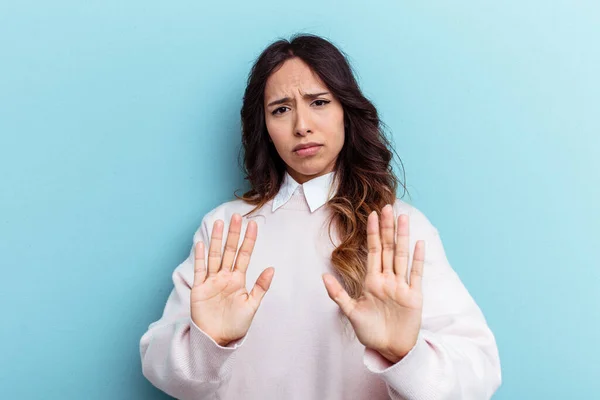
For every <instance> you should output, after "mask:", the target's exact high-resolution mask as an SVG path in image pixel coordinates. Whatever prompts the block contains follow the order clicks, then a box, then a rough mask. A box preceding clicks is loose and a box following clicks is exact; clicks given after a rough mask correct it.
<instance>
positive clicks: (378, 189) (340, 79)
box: [235, 34, 407, 298]
mask: <svg viewBox="0 0 600 400" xmlns="http://www.w3.org/2000/svg"><path fill="white" fill-rule="evenodd" d="M293 57H299V58H300V59H302V60H303V61H304V62H305V63H306V64H308V65H309V66H310V67H311V69H312V70H313V71H314V72H315V73H316V74H317V75H318V76H319V77H320V78H321V80H322V81H323V82H324V83H325V84H326V85H327V88H328V89H329V90H330V91H331V93H332V94H333V95H334V96H335V97H336V98H337V99H338V100H339V101H340V103H341V104H342V107H343V110H344V130H345V139H344V145H343V147H342V149H341V151H340V153H339V155H338V157H337V159H336V163H335V167H334V171H335V176H336V178H337V179H338V182H339V186H338V190H337V193H336V194H335V195H334V197H333V198H332V199H331V200H329V202H328V203H327V206H328V207H330V208H331V210H332V213H331V219H330V220H329V236H330V238H331V227H332V226H335V227H336V229H337V234H338V237H339V239H340V244H339V245H338V246H337V248H335V249H334V251H333V252H332V254H331V260H332V264H333V266H334V269H335V270H336V272H337V273H338V274H339V276H340V277H341V279H342V284H343V286H344V288H345V289H346V291H347V292H348V294H349V295H350V296H351V297H352V298H358V297H360V295H361V294H362V291H363V283H364V278H365V275H366V270H367V253H368V249H367V218H368V216H369V214H370V213H371V212H372V211H373V210H376V211H377V212H378V213H381V210H382V208H383V207H384V206H385V205H386V204H393V203H394V201H395V199H396V191H397V189H398V186H399V184H401V185H402V187H403V188H404V193H406V192H407V189H406V185H405V183H404V182H401V181H399V179H398V177H397V176H396V175H395V174H394V172H393V169H392V165H391V161H392V159H393V154H394V153H395V151H394V149H393V147H392V145H391V143H390V141H389V139H388V138H387V137H386V135H385V132H384V124H383V123H382V122H381V121H380V119H379V116H378V113H377V110H376V108H375V106H374V105H373V104H372V103H371V102H370V101H369V100H368V99H367V98H366V97H365V96H364V95H363V94H362V92H361V90H360V88H359V86H358V83H357V81H356V79H355V77H354V74H353V71H352V68H351V67H350V64H349V62H348V60H347V58H346V56H345V54H344V53H343V52H342V51H341V50H339V49H338V48H337V47H336V46H335V45H333V44H332V43H331V42H329V41H327V40H326V39H323V38H321V37H319V36H316V35H312V34H297V35H294V36H293V37H292V38H291V41H288V40H285V39H280V40H277V41H275V42H274V43H272V44H271V45H269V46H268V47H267V48H266V49H265V50H264V51H263V52H262V53H261V54H260V56H259V57H258V58H257V60H256V61H255V63H254V65H253V67H252V69H251V71H250V74H249V76H248V82H247V86H246V90H245V93H244V98H243V104H242V109H241V120H242V147H241V149H240V159H239V161H240V166H241V167H242V169H243V170H244V173H245V175H246V177H245V179H246V180H247V181H249V182H250V186H251V189H250V190H249V191H247V192H246V193H244V194H243V195H242V196H241V197H240V196H238V195H237V194H235V197H236V198H238V199H241V200H244V201H245V202H247V203H249V204H252V205H255V206H256V207H255V208H254V209H252V210H251V211H250V212H248V213H247V214H246V215H249V214H251V213H253V212H254V211H256V210H257V209H259V208H261V207H262V206H263V205H264V204H265V203H267V202H268V201H269V200H271V199H272V198H273V197H275V195H276V194H277V192H278V191H279V188H280V187H281V184H282V183H283V178H284V175H285V171H286V165H285V163H284V162H283V160H282V159H281V157H280V156H279V154H278V153H277V150H276V149H275V146H274V145H273V143H272V142H270V141H269V138H270V137H269V134H268V132H267V128H266V124H265V116H264V106H263V104H264V92H265V86H266V82H267V79H268V78H269V76H270V75H271V73H273V72H274V71H275V70H276V69H277V68H278V67H279V66H280V65H281V64H283V63H284V62H285V61H286V60H288V59H290V58H293ZM398 160H400V158H399V157H398ZM242 161H243V164H242ZM400 165H401V169H402V175H403V180H404V167H403V165H402V161H401V160H400ZM403 195H404V194H403Z"/></svg>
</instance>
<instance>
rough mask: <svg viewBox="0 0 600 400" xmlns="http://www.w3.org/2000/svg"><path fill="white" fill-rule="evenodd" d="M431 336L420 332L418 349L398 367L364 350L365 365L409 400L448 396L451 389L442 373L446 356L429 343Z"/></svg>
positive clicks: (449, 383)
mask: <svg viewBox="0 0 600 400" xmlns="http://www.w3.org/2000/svg"><path fill="white" fill-rule="evenodd" d="M429 335H430V332H427V331H423V330H421V331H419V336H418V338H417V343H416V344H415V346H414V347H413V348H412V349H411V350H410V351H409V352H408V353H407V354H406V355H405V356H404V358H402V360H400V361H398V362H397V363H395V364H392V363H391V362H390V361H389V360H387V359H386V358H385V357H383V356H382V355H381V354H379V353H378V352H377V351H375V350H372V349H369V348H365V353H364V357H363V361H364V364H365V366H366V367H367V369H368V370H369V371H371V372H372V373H373V374H375V375H377V376H379V377H380V378H381V379H383V380H384V381H385V382H386V383H387V384H388V385H389V386H390V387H391V388H392V389H394V390H395V391H396V392H398V394H400V396H402V397H403V398H409V399H420V400H421V399H422V400H430V399H432V400H433V399H439V398H443V396H440V395H441V393H444V392H447V390H448V389H449V388H448V387H446V386H448V385H450V386H451V384H452V382H444V381H443V380H444V379H445V378H444V376H443V370H442V360H441V358H443V355H442V354H440V353H439V352H438V351H437V350H436V347H435V345H433V344H432V343H431V342H430V341H428V336H429Z"/></svg>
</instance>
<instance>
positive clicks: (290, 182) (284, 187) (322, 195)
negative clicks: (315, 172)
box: [272, 171, 338, 213]
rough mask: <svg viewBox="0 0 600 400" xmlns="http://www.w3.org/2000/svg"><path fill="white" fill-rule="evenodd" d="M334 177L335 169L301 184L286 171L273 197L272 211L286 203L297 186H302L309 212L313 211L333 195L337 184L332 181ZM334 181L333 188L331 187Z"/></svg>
mask: <svg viewBox="0 0 600 400" xmlns="http://www.w3.org/2000/svg"><path fill="white" fill-rule="evenodd" d="M334 178H335V171H333V172H329V173H327V174H325V175H321V176H318V177H316V178H313V179H311V180H310V181H308V182H305V183H304V184H302V185H301V184H300V183H298V182H296V180H295V179H294V178H292V176H291V175H290V174H289V173H288V172H287V171H286V172H285V176H284V178H283V183H282V184H281V188H280V189H279V192H278V193H277V195H275V198H274V199H273V209H272V212H275V210H277V209H278V208H279V207H281V206H282V205H284V204H285V203H287V202H288V200H289V199H290V198H291V197H292V195H293V194H294V192H295V191H296V189H298V186H302V189H303V192H304V197H305V198H306V202H307V203H308V207H309V208H310V212H311V213H312V212H314V211H315V210H316V209H318V208H319V207H321V206H322V205H323V204H325V203H327V202H328V201H329V200H331V199H332V198H333V196H335V193H336V191H337V186H338V185H337V180H336V182H334ZM334 183H335V188H334V187H333V185H334ZM331 189H333V190H331Z"/></svg>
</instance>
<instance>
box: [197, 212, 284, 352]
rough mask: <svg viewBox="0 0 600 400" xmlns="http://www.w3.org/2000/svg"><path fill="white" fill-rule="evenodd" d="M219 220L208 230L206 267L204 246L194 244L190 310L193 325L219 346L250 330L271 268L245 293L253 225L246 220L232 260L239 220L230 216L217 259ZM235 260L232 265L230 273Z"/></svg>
mask: <svg viewBox="0 0 600 400" xmlns="http://www.w3.org/2000/svg"><path fill="white" fill-rule="evenodd" d="M223 226H224V222H223V221H222V220H217V221H216V222H215V223H214V225H213V228H212V234H211V238H210V247H209V251H208V268H207V267H206V262H205V260H204V246H205V244H204V243H202V242H201V241H200V242H198V243H197V244H196V249H195V259H194V284H193V287H192V293H191V299H190V307H191V314H192V320H193V321H194V323H195V324H196V325H197V326H198V327H199V328H200V329H202V331H204V332H205V333H206V334H208V335H209V336H210V337H211V338H213V340H214V341H215V342H217V343H218V344H219V345H221V346H225V345H227V344H228V343H229V342H231V341H233V340H236V339H239V338H241V337H243V336H244V335H245V334H246V333H247V332H248V329H250V324H251V323H252V319H253V318H254V314H256V311H257V310H258V306H259V305H260V303H261V301H262V299H263V297H264V295H265V293H266V292H267V290H268V289H269V287H270V286H271V281H272V280H273V274H274V273H275V269H274V268H273V267H269V268H267V269H265V270H264V271H263V272H262V273H261V274H260V276H259V277H258V279H257V280H256V283H255V284H254V287H253V288H252V291H251V292H250V293H248V291H247V290H246V270H247V269H248V264H249V262H250V256H251V255H252V251H253V249H254V243H255V242H256V232H257V225H256V222H255V221H250V222H249V223H248V227H247V228H246V235H245V237H244V241H243V242H242V246H241V247H240V249H239V252H238V254H237V257H236V252H237V246H238V242H239V238H240V233H241V226H242V217H241V215H239V214H234V215H233V216H232V217H231V222H230V224H229V233H228V234H227V242H226V243H225V250H224V252H223V256H222V257H221V247H222V240H223ZM234 259H235V266H234V268H233V270H232V268H231V266H232V265H233V262H234Z"/></svg>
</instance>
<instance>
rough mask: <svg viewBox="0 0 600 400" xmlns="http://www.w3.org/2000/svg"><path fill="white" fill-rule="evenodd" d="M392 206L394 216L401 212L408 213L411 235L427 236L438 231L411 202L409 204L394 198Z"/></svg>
mask: <svg viewBox="0 0 600 400" xmlns="http://www.w3.org/2000/svg"><path fill="white" fill-rule="evenodd" d="M393 208H394V215H395V216H396V218H397V217H398V216H400V215H402V214H406V215H408V220H409V224H410V231H411V235H412V234H414V235H416V236H427V235H431V234H437V233H438V231H437V228H436V227H435V226H434V225H433V223H432V222H431V221H430V220H429V218H428V217H427V216H426V215H425V214H424V213H423V212H422V211H421V210H419V209H418V208H417V207H415V206H413V205H412V204H409V203H407V202H406V201H404V200H402V199H396V201H395V202H394V206H393Z"/></svg>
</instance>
